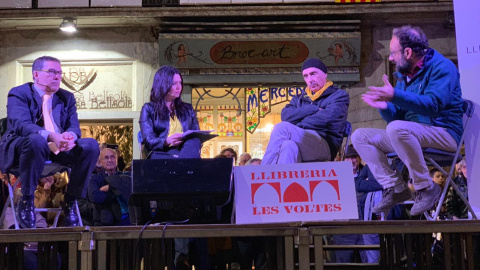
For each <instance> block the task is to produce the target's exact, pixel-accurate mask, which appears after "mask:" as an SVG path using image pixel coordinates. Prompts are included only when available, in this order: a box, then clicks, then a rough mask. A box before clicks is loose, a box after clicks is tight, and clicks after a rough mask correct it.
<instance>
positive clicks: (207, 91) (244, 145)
mask: <svg viewBox="0 0 480 270" xmlns="http://www.w3.org/2000/svg"><path fill="white" fill-rule="evenodd" d="M302 89H303V88H297V87H255V88H194V89H193V91H192V104H193V106H194V108H195V110H196V111H197V117H198V120H199V124H200V129H202V130H214V133H215V134H218V135H219V136H218V137H217V138H215V139H213V140H210V141H207V142H205V143H204V145H203V149H202V157H210V158H211V157H214V156H216V155H217V154H218V153H220V151H221V150H222V149H224V148H227V147H231V148H233V149H235V150H237V152H238V154H239V155H240V154H241V153H243V152H248V153H250V154H251V155H252V157H256V158H262V157H263V155H264V153H265V149H266V147H267V144H268V141H269V139H270V134H271V132H272V129H273V126H274V125H275V124H276V123H278V122H280V121H281V116H280V113H281V110H282V109H283V108H284V107H285V105H286V104H288V102H289V101H290V99H291V97H292V96H295V95H297V94H298V93H300V92H301V90H302Z"/></svg>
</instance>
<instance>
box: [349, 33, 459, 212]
mask: <svg viewBox="0 0 480 270" xmlns="http://www.w3.org/2000/svg"><path fill="white" fill-rule="evenodd" d="M389 60H390V61H391V62H392V63H394V64H395V66H396V67H395V68H396V71H397V72H396V73H395V77H396V79H397V83H396V86H395V87H393V86H392V85H391V84H390V82H389V80H388V77H387V75H383V83H384V85H383V86H379V87H374V86H370V87H369V90H368V91H367V92H366V93H365V94H363V96H362V99H363V101H365V103H366V104H367V105H369V106H371V107H373V108H376V109H378V110H379V112H380V115H381V116H382V117H383V119H384V120H385V121H386V122H387V128H386V130H380V129H372V128H360V129H357V130H356V131H355V132H354V133H353V135H352V142H353V145H354V146H355V149H356V150H357V152H358V153H359V154H360V157H361V158H362V159H363V160H364V161H365V162H366V163H367V164H368V165H369V167H370V170H371V171H372V173H373V175H374V176H375V178H376V179H377V181H378V182H379V183H380V184H381V185H382V187H383V189H384V191H383V199H382V201H381V202H380V203H379V204H377V205H376V206H375V207H374V208H373V209H372V211H373V212H375V213H381V212H388V211H389V210H390V209H391V208H392V207H393V206H395V205H396V204H397V203H399V202H403V201H406V200H409V199H410V198H411V193H410V191H409V189H408V188H406V183H405V181H403V179H402V178H401V177H398V175H397V174H396V173H395V171H394V170H393V169H392V168H391V167H390V165H389V163H388V161H387V158H386V156H385V154H386V153H389V152H396V153H397V154H398V156H399V158H400V159H401V160H402V161H403V163H404V164H405V166H406V167H407V168H408V172H409V174H410V178H412V179H413V181H412V183H413V187H414V189H415V196H414V197H415V203H414V205H413V206H412V209H411V214H412V215H413V216H415V215H419V214H421V213H423V212H425V211H427V210H429V209H430V208H431V207H433V206H434V205H435V203H436V201H437V200H438V198H439V197H440V193H441V188H440V187H439V186H438V185H436V184H434V183H433V181H432V178H431V177H430V175H429V170H428V167H427V165H426V163H425V160H424V157H423V153H422V148H427V147H428V148H435V149H441V150H445V151H450V152H454V151H455V150H456V149H457V144H458V142H459V141H460V137H461V134H462V132H463V125H462V115H463V110H462V105H463V100H462V98H461V97H462V91H461V89H460V78H459V72H458V70H457V67H456V66H455V64H453V63H452V61H450V60H448V59H447V58H445V57H444V56H443V55H441V54H440V53H439V52H437V51H436V50H434V49H431V48H430V47H429V45H428V39H427V37H426V35H425V33H424V32H423V31H422V29H420V28H419V27H413V26H409V25H408V26H403V27H399V28H395V29H393V35H392V39H391V41H390V56H389Z"/></svg>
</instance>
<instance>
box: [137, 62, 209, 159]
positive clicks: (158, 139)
mask: <svg viewBox="0 0 480 270" xmlns="http://www.w3.org/2000/svg"><path fill="white" fill-rule="evenodd" d="M182 90H183V79H182V75H181V73H180V71H179V70H178V69H176V68H173V67H170V66H162V67H161V68H160V69H158V70H157V72H156V73H155V77H154V78H153V85H152V89H151V91H150V102H148V103H145V104H144V105H143V107H142V111H141V114H140V120H139V123H140V130H141V133H142V138H143V144H144V145H145V149H146V150H147V152H148V158H200V149H201V141H200V139H198V138H195V137H193V138H191V139H187V140H185V139H183V137H182V135H183V133H184V132H186V131H188V130H198V129H199V126H198V120H197V116H196V115H195V112H194V110H193V107H192V105H191V104H188V103H185V102H183V101H182V98H181V94H182Z"/></svg>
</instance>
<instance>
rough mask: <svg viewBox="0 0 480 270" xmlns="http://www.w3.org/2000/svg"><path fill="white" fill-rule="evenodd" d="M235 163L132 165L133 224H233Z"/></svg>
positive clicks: (147, 161)
mask: <svg viewBox="0 0 480 270" xmlns="http://www.w3.org/2000/svg"><path fill="white" fill-rule="evenodd" d="M232 171H233V160H232V159H230V158H217V159H143V160H134V161H133V163H132V195H131V196H130V199H129V214H130V221H131V222H132V224H145V223H147V222H150V223H182V222H185V223H190V224H206V223H208V224H212V223H213V224H214V223H230V222H231V212H232V207H233V203H232V202H233V179H232V177H233V174H232Z"/></svg>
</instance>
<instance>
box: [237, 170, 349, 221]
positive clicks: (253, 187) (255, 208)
mask: <svg viewBox="0 0 480 270" xmlns="http://www.w3.org/2000/svg"><path fill="white" fill-rule="evenodd" d="M235 217H236V223H237V224H253V223H275V222H297V221H320V220H334V219H358V211H357V198H356V194H355V182H354V180H353V172H352V163H351V162H319V163H297V164H279V165H260V166H254V165H251V166H238V167H235Z"/></svg>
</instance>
